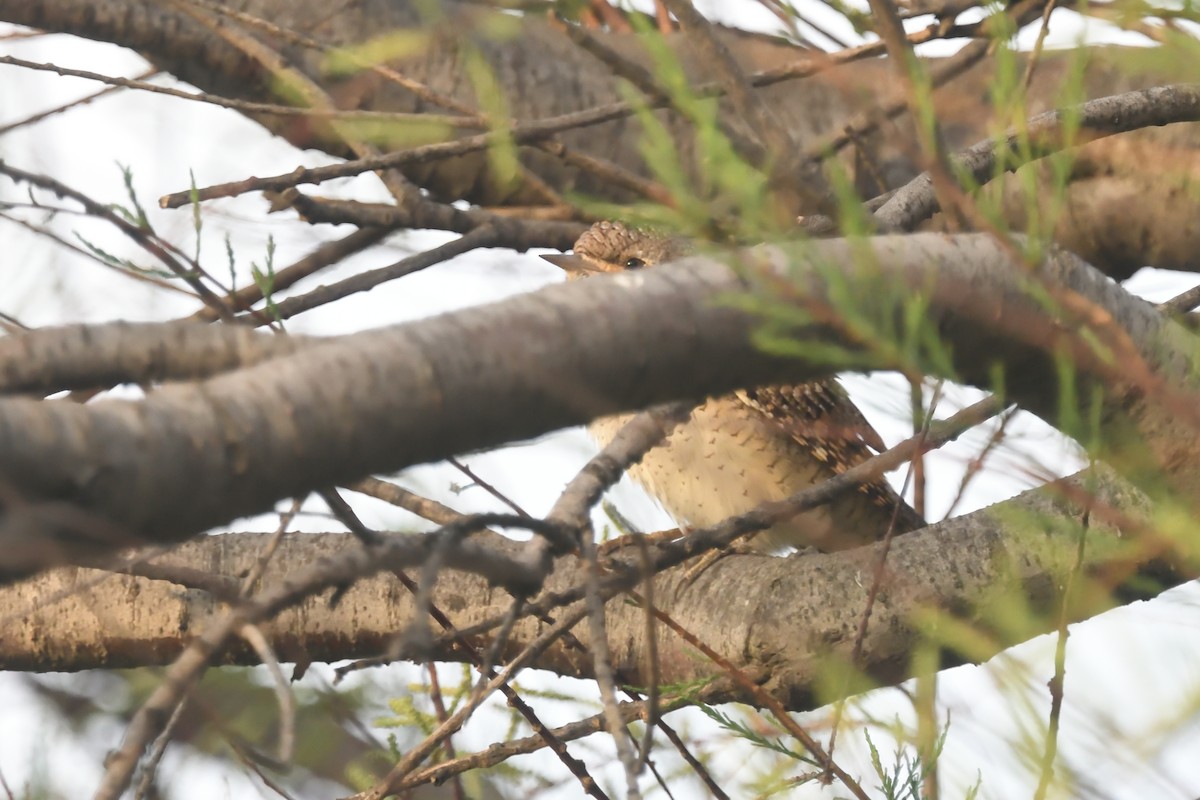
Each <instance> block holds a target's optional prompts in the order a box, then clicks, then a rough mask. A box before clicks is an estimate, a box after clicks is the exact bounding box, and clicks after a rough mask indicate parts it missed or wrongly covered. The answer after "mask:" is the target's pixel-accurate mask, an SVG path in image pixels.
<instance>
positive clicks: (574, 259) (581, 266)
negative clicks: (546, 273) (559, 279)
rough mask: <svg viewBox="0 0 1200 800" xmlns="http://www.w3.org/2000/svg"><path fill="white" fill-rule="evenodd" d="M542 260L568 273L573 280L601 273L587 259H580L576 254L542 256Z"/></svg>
mask: <svg viewBox="0 0 1200 800" xmlns="http://www.w3.org/2000/svg"><path fill="white" fill-rule="evenodd" d="M542 258H544V259H546V260H547V261H549V262H550V263H551V264H553V265H554V266H556V267H558V268H559V269H561V270H562V271H563V272H565V273H567V275H568V276H570V277H573V278H578V277H582V276H584V275H592V274H594V273H597V272H600V270H598V269H596V267H594V266H593V265H591V264H589V263H588V262H587V260H586V259H583V258H580V257H579V256H577V255H574V254H570V255H568V254H562V255H557V254H556V255H552V256H542Z"/></svg>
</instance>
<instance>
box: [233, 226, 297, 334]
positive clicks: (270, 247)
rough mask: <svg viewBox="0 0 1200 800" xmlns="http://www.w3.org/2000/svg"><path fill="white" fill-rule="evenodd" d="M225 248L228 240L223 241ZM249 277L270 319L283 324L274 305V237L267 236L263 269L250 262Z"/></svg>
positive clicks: (277, 308) (281, 316)
mask: <svg viewBox="0 0 1200 800" xmlns="http://www.w3.org/2000/svg"><path fill="white" fill-rule="evenodd" d="M225 243H226V248H228V245H229V240H228V239H226V240H225ZM228 252H229V259H230V262H229V263H230V266H229V269H230V272H232V271H233V252H232V250H229V251H228ZM250 276H251V277H252V278H253V279H254V285H255V286H257V287H258V291H259V292H261V293H262V296H263V303H264V304H265V306H266V309H267V313H268V314H270V315H271V318H272V319H274V320H275V322H277V323H279V324H283V315H282V314H280V313H279V306H277V305H276V304H275V237H274V236H267V252H266V260H265V261H264V262H263V267H262V268H261V269H260V268H259V266H258V264H257V263H256V262H254V261H251V262H250Z"/></svg>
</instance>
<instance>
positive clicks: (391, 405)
mask: <svg viewBox="0 0 1200 800" xmlns="http://www.w3.org/2000/svg"><path fill="white" fill-rule="evenodd" d="M858 247H859V246H856V245H851V244H850V243H848V242H845V241H840V240H838V241H825V242H817V243H814V244H812V245H805V246H796V247H793V248H791V249H790V250H787V251H785V250H782V249H776V248H762V249H759V250H755V251H749V252H748V253H747V254H745V255H744V256H743V259H744V261H745V262H746V263H745V266H744V267H743V270H749V272H748V273H746V274H747V275H753V276H755V277H753V278H752V279H751V280H750V281H749V282H747V281H745V280H743V279H740V278H738V277H737V275H735V274H734V272H732V271H730V270H729V269H728V268H727V267H724V266H722V265H720V264H718V263H716V262H713V261H710V260H706V259H691V260H689V261H688V262H686V263H682V264H678V265H673V266H668V267H665V268H660V269H655V270H650V271H647V272H644V273H635V274H627V275H619V276H614V277H612V278H597V279H594V280H589V281H586V282H578V283H573V284H566V285H559V286H553V287H549V288H547V289H544V290H542V291H539V292H536V293H533V294H530V295H526V296H522V297H518V298H513V299H510V300H506V301H504V302H501V303H496V304H492V305H489V306H482V307H478V308H472V309H468V310H465V311H461V312H455V313H451V314H446V315H443V316H440V317H435V318H432V319H429V320H425V321H421V322H416V323H411V324H407V325H401V326H396V327H393V328H387V329H383V330H379V331H372V332H367V333H363V334H358V335H354V336H348V337H343V338H340V339H336V340H331V341H329V342H328V343H324V344H321V345H315V346H312V347H309V348H305V349H304V350H303V351H302V352H298V353H295V354H293V355H290V356H281V357H277V358H274V359H271V360H270V361H267V362H265V363H262V364H257V365H254V366H251V367H247V368H245V369H241V370H237V371H234V372H228V373H226V374H223V375H220V376H218V377H216V378H213V379H211V380H208V381H204V382H202V383H198V384H195V385H186V384H173V385H169V386H166V387H164V388H162V389H160V390H158V391H156V392H154V393H153V394H151V395H150V396H149V397H148V398H147V399H145V400H144V401H138V402H131V401H116V400H108V401H102V402H96V403H92V404H89V405H88V406H85V407H79V406H75V405H71V404H64V403H40V402H34V401H27V400H21V399H9V400H4V401H0V481H2V482H3V485H4V486H5V488H6V492H7V493H8V497H10V498H13V500H16V499H19V500H20V503H21V505H20V506H17V505H14V504H12V501H8V502H6V507H7V512H8V513H7V514H6V516H5V517H4V518H3V519H2V520H0V539H2V540H3V541H4V542H5V553H6V555H8V556H9V558H10V562H9V564H8V566H9V568H10V569H15V570H18V571H19V570H21V569H29V568H32V567H34V566H35V565H36V564H38V563H46V562H47V561H48V560H53V559H57V558H61V557H62V554H61V553H59V552H51V553H50V554H48V555H41V556H39V554H38V552H37V549H36V547H33V544H34V543H40V544H49V543H59V544H61V545H62V546H63V547H66V548H67V551H68V553H69V552H70V548H71V547H72V546H73V545H74V546H84V547H85V548H86V549H88V550H91V551H96V550H99V551H103V550H105V549H111V548H112V547H114V546H125V545H127V544H128V543H129V541H130V539H131V538H133V539H136V538H139V537H140V538H143V539H144V540H146V541H157V542H169V541H177V540H180V539H182V538H186V537H187V536H190V535H193V534H195V533H198V532H200V531H202V530H204V529H206V528H208V527H211V526H213V525H218V524H221V523H223V522H225V521H228V520H229V519H232V518H235V517H237V516H241V515H244V514H248V513H253V512H257V511H261V510H264V509H266V508H269V507H270V505H271V504H272V503H273V502H275V501H276V500H278V499H280V498H283V497H292V496H297V495H303V494H305V493H306V492H308V491H311V490H314V489H319V488H322V487H326V486H330V485H338V484H342V483H346V482H349V481H353V480H356V479H358V478H361V477H362V476H364V475H366V474H370V473H373V472H390V471H395V470H398V469H402V468H404V467H407V466H410V465H413V464H419V463H424V462H428V461H433V460H437V459H442V458H445V457H447V456H451V455H454V454H456V453H461V452H466V451H469V450H473V449H479V448H486V447H492V446H495V445H498V444H502V443H505V442H509V441H513V440H516V439H522V438H526V437H530V436H535V435H539V434H541V433H545V432H547V431H551V430H555V429H558V428H561V427H564V426H567V425H573V424H579V423H582V422H585V421H588V420H590V419H592V418H594V417H596V416H598V415H601V414H606V413H612V412H614V411H623V410H629V409H634V408H641V407H645V406H648V405H651V404H654V403H659V402H666V401H671V400H694V399H698V398H700V397H703V396H705V395H707V394H710V393H722V392H726V391H729V390H732V389H734V388H738V387H745V386H754V385H761V384H764V383H774V382H783V381H793V380H808V379H812V378H816V377H820V376H823V375H828V374H830V373H831V372H833V371H834V370H836V369H838V368H840V367H844V366H846V364H845V363H829V362H825V363H821V364H814V363H810V362H806V361H804V360H803V359H800V358H783V357H778V356H771V355H768V354H765V353H764V352H763V351H762V350H760V349H759V348H758V347H756V346H755V345H754V343H753V341H752V334H753V332H754V330H755V329H756V328H757V327H758V323H757V322H756V319H757V317H756V315H755V314H753V313H746V312H742V311H738V310H735V309H734V308H731V307H730V306H729V305H728V304H722V303H721V302H720V301H722V300H723V299H724V298H728V297H729V296H731V295H741V296H743V297H746V296H747V292H748V291H749V290H750V289H751V287H752V286H755V285H757V286H759V288H760V289H761V288H762V287H763V286H765V287H767V289H768V291H769V292H771V293H774V294H760V295H758V296H757V298H756V299H754V300H752V301H751V305H758V306H763V305H764V304H766V306H767V307H768V309H769V306H770V303H773V302H779V300H778V299H775V300H772V299H770V298H771V297H772V296H775V295H777V294H778V293H779V292H784V293H792V294H794V295H795V296H794V297H792V298H791V299H790V300H787V301H786V302H787V304H788V306H789V307H791V308H793V311H792V312H790V313H791V314H792V315H793V316H794V314H795V309H796V308H805V309H807V310H808V311H809V313H812V314H814V317H813V319H814V321H813V322H812V323H811V324H807V325H803V326H799V327H794V328H789V329H788V330H786V331H785V332H784V333H785V335H786V336H787V337H788V338H789V339H792V340H795V341H800V342H803V341H811V342H820V343H823V344H830V343H835V344H838V345H840V346H848V347H849V348H851V350H858V351H859V352H858V355H855V356H854V357H853V358H854V360H856V361H858V363H862V361H861V359H864V358H865V359H866V363H869V364H873V365H874V366H879V367H892V368H894V367H897V366H902V367H904V368H906V369H910V370H911V369H916V368H928V369H933V370H941V371H942V372H943V373H945V374H943V377H949V378H954V379H956V380H961V381H964V382H967V383H973V384H975V385H977V386H981V387H987V386H988V385H989V384H990V382H991V381H993V380H994V379H995V378H996V375H997V374H998V372H997V370H1000V371H1002V373H1003V374H1004V376H1005V389H1006V392H1007V399H1009V400H1011V401H1016V402H1017V403H1019V404H1020V405H1021V406H1022V407H1024V408H1027V409H1029V410H1031V411H1033V412H1034V413H1037V414H1039V415H1041V416H1042V417H1043V418H1045V419H1047V420H1048V421H1050V422H1051V423H1052V424H1055V423H1057V422H1059V420H1058V419H1057V416H1058V413H1059V411H1060V410H1061V408H1060V403H1059V399H1060V388H1061V391H1069V392H1071V393H1077V394H1075V395H1071V394H1068V395H1066V396H1068V397H1069V396H1081V397H1089V396H1090V392H1092V391H1093V390H1094V391H1096V392H1100V393H1101V395H1100V396H1101V397H1102V400H1103V407H1102V409H1101V410H1102V414H1101V417H1100V419H1101V422H1102V425H1103V426H1104V427H1103V430H1102V431H1101V432H1100V433H1101V434H1103V436H1102V440H1103V441H1105V442H1106V443H1111V448H1112V449H1111V455H1112V456H1113V457H1117V458H1120V459H1124V460H1123V461H1120V462H1118V468H1120V469H1123V470H1128V474H1130V475H1131V477H1134V478H1135V479H1140V478H1145V479H1147V480H1152V481H1153V480H1157V479H1158V478H1159V477H1160V476H1161V477H1165V479H1166V481H1167V483H1168V485H1169V486H1171V487H1172V488H1173V489H1175V490H1176V491H1178V492H1179V493H1180V494H1181V495H1182V496H1185V497H1194V496H1196V495H1197V493H1198V492H1200V487H1198V486H1197V485H1196V484H1197V481H1198V480H1200V475H1198V474H1197V473H1196V471H1195V470H1192V469H1191V468H1190V467H1191V465H1192V464H1195V463H1197V462H1200V454H1197V453H1196V452H1195V451H1196V449H1197V448H1198V447H1200V445H1198V444H1197V437H1196V436H1195V430H1196V424H1197V419H1196V414H1195V413H1193V412H1192V411H1191V409H1194V404H1192V403H1191V401H1190V394H1189V393H1190V392H1191V391H1193V390H1194V388H1195V387H1194V383H1193V382H1194V380H1195V378H1194V376H1195V375H1196V374H1197V370H1196V369H1195V368H1194V365H1195V363H1196V361H1197V358H1198V352H1197V346H1196V343H1195V340H1194V338H1193V337H1192V336H1191V335H1190V334H1188V333H1186V332H1185V331H1184V330H1183V329H1182V328H1180V327H1178V326H1177V325H1175V324H1174V323H1171V322H1168V321H1166V320H1165V319H1163V318H1162V316H1161V315H1160V314H1159V313H1158V312H1157V311H1155V310H1154V308H1153V307H1152V306H1150V305H1149V304H1147V303H1144V302H1142V301H1139V300H1137V299H1135V298H1133V297H1131V296H1130V295H1128V294H1127V293H1125V292H1124V291H1123V290H1122V289H1121V288H1120V287H1118V286H1115V285H1114V284H1112V283H1111V282H1109V281H1107V280H1106V279H1105V278H1104V277H1103V276H1101V275H1100V274H1099V273H1096V272H1095V271H1094V270H1091V269H1090V268H1089V267H1087V265H1086V264H1083V263H1081V262H1079V261H1078V260H1076V259H1074V258H1071V257H1070V256H1068V255H1066V254H1062V253H1057V254H1053V255H1051V256H1050V257H1049V258H1048V259H1047V260H1046V261H1045V262H1043V263H1042V264H1040V265H1037V266H1036V267H1035V268H1034V269H1033V270H1032V271H1027V270H1026V269H1025V268H1022V267H1019V266H1018V265H1014V264H1013V263H1012V262H1011V251H1010V250H1009V249H1008V248H1006V247H1001V246H999V245H997V243H996V242H995V241H993V240H992V239H990V238H988V237H985V236H982V235H966V236H959V237H953V238H947V237H941V236H933V235H918V236H910V237H884V238H879V239H875V240H871V241H870V242H867V243H863V245H862V246H861V247H865V248H867V250H866V252H868V253H869V254H870V258H869V259H863V258H862V257H861V256H858V257H856V248H858ZM857 252H859V253H861V252H863V251H862V250H861V248H860V249H859V250H858V251H857ZM864 261H869V262H873V263H864ZM830 265H837V266H836V268H831V266H830ZM789 275H790V276H791V277H790V278H789V279H785V276H789ZM796 281H798V283H797V282H796ZM859 282H862V283H859ZM847 285H849V286H854V285H862V286H868V285H869V286H870V287H871V290H870V292H869V294H870V296H871V297H873V298H875V301H874V302H875V306H874V307H873V308H857V309H855V311H854V316H853V317H852V319H854V323H853V326H856V327H853V326H852V327H847V324H846V323H844V322H843V321H842V320H841V318H840V316H839V310H838V303H839V301H837V300H835V299H833V298H835V297H837V296H838V292H844V291H845V287H846V286H847ZM1047 291H1049V292H1050V294H1049V296H1050V297H1051V298H1053V299H1054V300H1055V302H1058V303H1063V302H1066V303H1067V304H1068V305H1067V306H1066V308H1065V310H1060V311H1058V312H1048V311H1047V309H1046V308H1045V306H1044V303H1045V300H1044V299H1038V298H1039V296H1042V295H1045V294H1046V293H1047ZM867 294H868V293H866V292H862V293H859V294H858V295H856V296H860V297H861V296H866V295H867ZM749 296H750V297H755V295H754V294H753V293H751V294H750V295H749ZM918 296H923V298H924V299H923V300H922V302H925V303H927V304H928V308H927V310H926V312H925V313H926V316H927V317H928V320H929V324H930V325H931V326H932V327H931V329H936V330H937V331H939V332H940V333H941V335H942V336H944V337H946V340H948V341H952V342H954V343H955V344H954V350H953V353H951V354H949V355H950V357H951V360H949V361H948V360H946V355H947V354H944V353H943V354H936V353H934V354H932V355H931V357H929V358H925V359H923V360H922V359H920V358H918V361H923V362H927V363H915V364H911V363H910V364H897V363H895V362H896V358H898V357H900V356H898V355H897V352H894V351H893V352H890V353H889V352H886V351H880V350H879V349H878V348H877V347H876V348H875V349H871V347H872V346H871V345H868V346H867V349H866V350H865V351H864V350H863V349H862V345H861V343H862V342H876V343H878V342H881V341H882V342H890V341H895V340H896V336H897V335H898V334H897V332H896V329H895V328H894V327H891V326H895V325H896V324H897V322H896V320H897V319H898V317H897V315H898V314H899V313H900V309H901V307H902V306H903V304H905V303H911V302H915V301H916V298H917V297H918ZM864 324H865V325H866V326H867V328H870V329H865V328H863V325H864ZM872 326H874V327H873V328H872ZM1092 340H1095V341H1098V342H1100V343H1101V345H1100V346H1102V348H1104V347H1106V348H1108V349H1099V350H1097V349H1095V348H1093V346H1092V345H1090V344H1088V342H1089V341H1092ZM651 343H652V344H651ZM1112 348H1116V349H1112ZM1047 349H1049V350H1050V352H1047ZM1058 352H1064V353H1068V354H1069V355H1070V356H1071V357H1072V358H1073V360H1074V362H1075V364H1076V369H1077V374H1076V375H1074V376H1072V377H1071V380H1072V381H1073V382H1074V383H1075V384H1076V385H1072V386H1070V387H1060V386H1059V382H1060V374H1059V369H1058V366H1057V362H1056V360H1055V354H1056V353H1058ZM1114 356H1115V357H1119V358H1121V359H1122V364H1121V370H1123V372H1121V373H1120V374H1118V370H1116V369H1115V368H1114V367H1113V366H1112V364H1111V359H1112V358H1113V357H1114ZM1139 365H1140V366H1139ZM1072 413H1081V412H1080V411H1079V410H1078V409H1076V411H1074V412H1072ZM1086 416H1087V415H1086V414H1081V417H1080V418H1086ZM1071 432H1075V431H1071ZM214 445H215V446H214ZM1152 465H1154V466H1156V467H1157V468H1158V469H1159V470H1161V472H1154V473H1153V478H1152V477H1151V475H1152V473H1149V472H1146V469H1147V468H1148V467H1150V466H1152ZM64 504H65V506H64ZM64 507H66V508H69V509H70V512H71V513H70V514H63V513H62V510H63V508H64ZM18 509H19V512H20V513H17V511H18ZM89 522H95V523H96V527H95V530H92V529H91V528H90V526H89ZM109 540H111V541H109ZM31 548H32V550H31ZM14 556H19V557H20V558H24V559H26V561H21V560H19V559H18V560H17V561H16V562H15V563H14V562H13V561H12V560H11V559H12V558H14ZM39 559H40V560H39Z"/></svg>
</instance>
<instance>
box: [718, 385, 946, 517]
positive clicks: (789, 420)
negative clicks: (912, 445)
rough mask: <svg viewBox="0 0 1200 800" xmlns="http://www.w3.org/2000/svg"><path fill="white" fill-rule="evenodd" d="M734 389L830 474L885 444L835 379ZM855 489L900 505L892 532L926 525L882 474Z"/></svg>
mask: <svg viewBox="0 0 1200 800" xmlns="http://www.w3.org/2000/svg"><path fill="white" fill-rule="evenodd" d="M735 394H736V397H737V398H738V400H739V401H741V402H742V403H743V404H744V405H746V406H748V407H749V408H751V409H753V410H754V411H756V412H757V413H759V414H762V415H763V416H765V417H767V418H768V419H769V420H771V422H772V423H774V424H775V425H776V426H778V427H779V428H780V429H782V430H783V431H784V432H786V433H787V435H788V436H790V437H792V438H793V439H795V440H796V441H797V442H798V443H800V445H801V446H803V447H804V448H805V449H806V450H807V451H808V452H810V453H812V455H813V456H814V457H815V458H816V459H817V460H818V461H821V462H823V463H824V464H825V465H826V466H828V467H829V470H830V471H831V472H832V473H833V474H835V475H838V474H841V473H843V472H845V471H846V470H848V469H850V468H851V467H853V466H855V465H857V464H861V463H862V462H863V461H866V460H867V459H868V458H870V457H871V455H872V453H871V449H874V450H876V451H879V452H882V451H883V450H884V449H886V446H885V445H884V443H883V439H882V438H881V437H880V436H879V433H878V432H877V431H876V430H875V429H874V428H873V427H871V423H869V422H867V420H866V418H865V417H863V415H862V412H861V411H859V410H858V407H857V406H855V405H854V403H853V402H852V401H851V400H850V396H849V395H848V394H847V393H846V390H845V389H844V388H843V387H842V385H841V384H840V383H838V382H837V381H836V380H833V379H831V380H826V381H814V382H812V383H801V384H796V385H793V386H766V387H762V388H759V389H742V390H739V391H738V392H736V393H735ZM859 491H861V492H862V493H863V494H865V495H867V497H869V498H870V499H871V501H872V502H874V503H877V504H878V505H881V506H883V507H885V508H895V507H896V505H897V504H899V505H900V508H899V516H898V517H897V520H896V522H897V525H896V530H897V532H903V531H907V530H912V529H914V528H919V527H922V526H923V525H924V524H925V523H924V520H922V519H921V517H920V515H918V514H917V513H916V512H915V511H913V510H912V508H911V507H910V506H909V505H908V504H907V503H905V502H904V501H903V500H902V499H901V498H900V497H899V495H897V494H896V492H895V491H894V490H893V489H892V487H891V485H890V484H888V483H887V481H885V480H884V479H882V478H880V479H879V480H878V481H873V482H871V483H865V484H862V485H861V486H860V487H859Z"/></svg>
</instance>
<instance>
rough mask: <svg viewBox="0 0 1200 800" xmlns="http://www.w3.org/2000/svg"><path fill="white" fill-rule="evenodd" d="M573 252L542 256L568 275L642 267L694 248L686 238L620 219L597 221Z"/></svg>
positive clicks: (677, 255) (586, 274)
mask: <svg viewBox="0 0 1200 800" xmlns="http://www.w3.org/2000/svg"><path fill="white" fill-rule="evenodd" d="M573 251H574V252H573V253H572V254H571V255H552V256H542V258H544V259H546V260H547V261H549V262H550V263H551V264H554V265H555V266H557V267H560V268H562V269H563V270H564V271H565V272H566V273H567V277H569V278H585V277H587V276H588V275H596V274H598V273H603V272H625V271H627V270H635V269H642V268H643V267H652V266H654V265H655V264H661V263H663V262H664V261H671V260H673V259H676V258H682V257H683V256H685V255H687V254H688V253H689V252H691V247H690V246H689V245H688V243H687V241H686V240H684V239H681V238H679V237H677V236H668V235H666V234H663V233H658V232H655V231H646V230H639V229H637V228H630V227H628V226H626V225H623V224H622V223H620V222H607V221H605V222H597V223H596V224H595V225H593V226H592V227H590V228H588V229H587V230H586V231H584V232H583V235H582V236H580V237H579V238H578V239H577V240H575V246H574V248H573Z"/></svg>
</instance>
